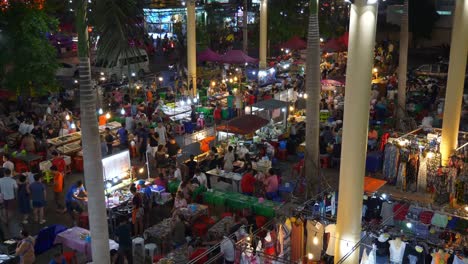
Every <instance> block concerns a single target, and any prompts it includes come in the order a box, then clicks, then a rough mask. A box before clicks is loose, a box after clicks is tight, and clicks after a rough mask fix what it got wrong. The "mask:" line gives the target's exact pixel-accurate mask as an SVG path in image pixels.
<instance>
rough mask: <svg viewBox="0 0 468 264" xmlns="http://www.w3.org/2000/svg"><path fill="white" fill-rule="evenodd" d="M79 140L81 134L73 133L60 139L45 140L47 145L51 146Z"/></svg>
mask: <svg viewBox="0 0 468 264" xmlns="http://www.w3.org/2000/svg"><path fill="white" fill-rule="evenodd" d="M80 139H81V132H75V133H71V134H68V135H66V136H62V137H56V138H51V139H47V143H49V144H51V145H53V146H61V145H65V144H67V143H70V142H74V141H77V140H80Z"/></svg>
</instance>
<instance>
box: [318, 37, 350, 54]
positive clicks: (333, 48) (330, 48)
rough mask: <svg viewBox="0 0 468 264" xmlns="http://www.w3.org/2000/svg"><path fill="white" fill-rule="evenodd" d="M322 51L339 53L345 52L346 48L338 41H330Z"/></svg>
mask: <svg viewBox="0 0 468 264" xmlns="http://www.w3.org/2000/svg"><path fill="white" fill-rule="evenodd" d="M322 49H323V51H326V52H338V51H345V50H346V46H345V45H344V44H343V43H342V42H340V41H339V40H338V39H330V40H329V41H327V43H325V45H324V46H323V48H322Z"/></svg>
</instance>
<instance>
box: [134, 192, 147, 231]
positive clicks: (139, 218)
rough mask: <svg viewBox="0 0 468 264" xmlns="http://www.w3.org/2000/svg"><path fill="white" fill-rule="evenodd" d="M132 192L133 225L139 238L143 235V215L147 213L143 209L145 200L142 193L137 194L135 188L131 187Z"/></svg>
mask: <svg viewBox="0 0 468 264" xmlns="http://www.w3.org/2000/svg"><path fill="white" fill-rule="evenodd" d="M130 192H131V193H132V195H133V198H132V223H133V229H134V235H135V236H138V235H141V234H142V233H143V215H144V214H145V211H144V209H143V198H142V196H141V193H139V192H137V189H136V187H135V186H132V187H130Z"/></svg>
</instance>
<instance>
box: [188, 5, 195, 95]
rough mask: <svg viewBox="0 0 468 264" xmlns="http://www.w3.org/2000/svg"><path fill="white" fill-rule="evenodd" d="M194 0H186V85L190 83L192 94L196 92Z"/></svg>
mask: <svg viewBox="0 0 468 264" xmlns="http://www.w3.org/2000/svg"><path fill="white" fill-rule="evenodd" d="M195 2H196V1H195V0H188V1H187V68H188V86H189V88H190V83H192V94H193V96H195V95H196V94H197V41H196V32H195V30H196V29H195V23H196V18H195Z"/></svg>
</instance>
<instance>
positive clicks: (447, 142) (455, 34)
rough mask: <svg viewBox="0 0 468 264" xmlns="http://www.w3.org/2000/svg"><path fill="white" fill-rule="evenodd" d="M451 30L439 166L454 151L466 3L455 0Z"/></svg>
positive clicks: (465, 51)
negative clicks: (440, 161)
mask: <svg viewBox="0 0 468 264" xmlns="http://www.w3.org/2000/svg"><path fill="white" fill-rule="evenodd" d="M455 2H456V6H455V15H454V18H453V26H452V42H451V44H450V61H449V71H448V80H447V91H446V94H445V106H444V119H443V123H442V141H441V145H440V152H441V154H442V165H443V166H446V165H447V163H448V161H449V158H450V156H451V155H452V154H453V153H452V152H453V151H454V150H455V149H456V148H457V144H458V130H459V127H460V116H461V107H462V98H463V85H464V82H465V71H466V58H467V56H468V27H467V26H466V25H468V0H457V1H455Z"/></svg>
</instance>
